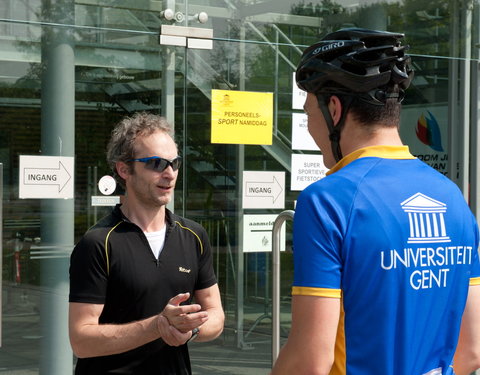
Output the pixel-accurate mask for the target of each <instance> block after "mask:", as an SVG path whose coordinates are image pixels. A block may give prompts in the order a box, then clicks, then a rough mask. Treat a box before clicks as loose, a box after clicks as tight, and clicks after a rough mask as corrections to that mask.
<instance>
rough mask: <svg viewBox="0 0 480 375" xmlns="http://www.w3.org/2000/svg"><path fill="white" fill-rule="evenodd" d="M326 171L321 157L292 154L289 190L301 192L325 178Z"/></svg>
mask: <svg viewBox="0 0 480 375" xmlns="http://www.w3.org/2000/svg"><path fill="white" fill-rule="evenodd" d="M327 171H328V169H327V167H325V164H323V156H322V155H304V154H292V173H291V181H290V182H291V183H290V189H291V190H292V191H294V190H303V189H305V188H306V187H307V186H308V185H310V184H311V183H313V182H315V181H318V180H320V179H322V178H323V177H325V175H326V173H327Z"/></svg>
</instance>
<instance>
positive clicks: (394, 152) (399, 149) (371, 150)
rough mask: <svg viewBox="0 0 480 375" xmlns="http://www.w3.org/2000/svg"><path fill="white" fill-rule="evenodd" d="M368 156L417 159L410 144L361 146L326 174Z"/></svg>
mask: <svg viewBox="0 0 480 375" xmlns="http://www.w3.org/2000/svg"><path fill="white" fill-rule="evenodd" d="M366 157H376V158H383V159H415V156H413V155H412V154H411V153H410V151H409V149H408V146H386V145H382V146H369V147H364V148H360V149H358V150H355V151H353V152H352V153H350V154H348V155H347V156H345V157H344V158H342V159H341V160H340V161H339V162H338V163H337V164H335V165H334V166H333V167H332V169H330V170H329V171H328V172H327V173H326V174H327V175H329V174H332V173H335V172H336V171H338V170H340V169H342V168H343V167H345V166H346V165H348V164H350V163H351V162H352V161H354V160H357V159H360V158H366Z"/></svg>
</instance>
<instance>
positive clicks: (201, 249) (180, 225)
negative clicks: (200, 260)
mask: <svg viewBox="0 0 480 375" xmlns="http://www.w3.org/2000/svg"><path fill="white" fill-rule="evenodd" d="M175 223H177V225H178V226H179V227H180V228H182V229H186V230H188V231H190V232H192V233H193V234H194V235H195V237H197V240H198V243H199V244H200V254H203V244H202V240H201V239H200V237H199V236H198V234H196V233H195V232H194V231H193V230H191V229H190V228H187V227H184V226H183V225H182V224H180V223H179V222H178V221H175Z"/></svg>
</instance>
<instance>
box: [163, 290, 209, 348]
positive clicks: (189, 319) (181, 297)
mask: <svg viewBox="0 0 480 375" xmlns="http://www.w3.org/2000/svg"><path fill="white" fill-rule="evenodd" d="M189 298H190V293H180V294H177V295H176V296H175V297H173V298H171V299H170V301H168V303H167V305H166V306H165V308H164V309H163V311H162V312H161V313H160V314H159V318H158V323H157V326H158V327H159V331H160V332H161V333H162V332H164V331H165V334H168V332H167V331H166V329H164V328H161V326H162V327H163V324H165V322H163V320H162V317H164V318H165V320H167V322H168V323H169V325H171V326H173V327H174V328H176V330H178V331H180V333H183V334H185V335H186V339H185V340H184V342H185V341H187V340H188V339H189V338H190V336H191V333H190V331H191V330H192V329H194V328H197V327H199V326H201V325H202V324H203V323H205V322H206V321H207V320H208V312H206V311H200V310H201V309H202V307H201V306H200V305H199V304H191V305H180V304H181V303H182V302H185V301H187V300H188V299H189ZM162 337H164V335H163V334H162ZM175 337H176V336H175ZM178 338H179V337H178ZM165 342H166V341H165ZM184 342H183V343H184ZM183 343H182V344H183ZM167 344H168V342H167ZM169 345H171V344H169Z"/></svg>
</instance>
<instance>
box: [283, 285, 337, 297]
mask: <svg viewBox="0 0 480 375" xmlns="http://www.w3.org/2000/svg"><path fill="white" fill-rule="evenodd" d="M292 295H293V296H315V297H329V298H341V296H342V291H341V289H328V288H311V287H305V286H294V287H292Z"/></svg>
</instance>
